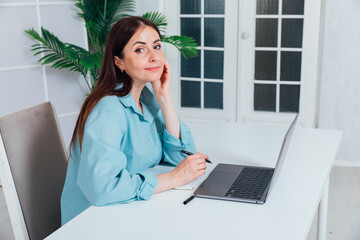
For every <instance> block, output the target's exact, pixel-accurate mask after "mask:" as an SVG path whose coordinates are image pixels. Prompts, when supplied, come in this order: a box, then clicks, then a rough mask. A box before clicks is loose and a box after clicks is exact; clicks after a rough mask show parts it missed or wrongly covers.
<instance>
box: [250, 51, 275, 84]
mask: <svg viewBox="0 0 360 240" xmlns="http://www.w3.org/2000/svg"><path fill="white" fill-rule="evenodd" d="M276 56H277V53H276V52H275V51H255V80H276Z"/></svg>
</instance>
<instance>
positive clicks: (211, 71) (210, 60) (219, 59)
mask: <svg viewBox="0 0 360 240" xmlns="http://www.w3.org/2000/svg"><path fill="white" fill-rule="evenodd" d="M204 62H205V64H204V77H205V78H214V79H223V73H224V52H223V51H204Z"/></svg>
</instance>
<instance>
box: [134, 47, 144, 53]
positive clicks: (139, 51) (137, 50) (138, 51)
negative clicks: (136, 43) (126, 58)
mask: <svg viewBox="0 0 360 240" xmlns="http://www.w3.org/2000/svg"><path fill="white" fill-rule="evenodd" d="M135 52H137V53H142V52H144V49H142V48H138V49H136V50H135Z"/></svg>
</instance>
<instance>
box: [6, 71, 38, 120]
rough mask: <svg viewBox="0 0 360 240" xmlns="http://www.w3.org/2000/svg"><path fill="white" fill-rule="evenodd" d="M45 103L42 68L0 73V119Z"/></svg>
mask: <svg viewBox="0 0 360 240" xmlns="http://www.w3.org/2000/svg"><path fill="white" fill-rule="evenodd" d="M44 101H45V94H44V84H43V77H42V69H41V67H37V68H28V69H21V70H16V71H0V117H2V116H5V115H8V114H10V113H13V112H17V111H19V110H22V109H24V108H28V107H31V106H34V105H37V104H40V103H43V102H44Z"/></svg>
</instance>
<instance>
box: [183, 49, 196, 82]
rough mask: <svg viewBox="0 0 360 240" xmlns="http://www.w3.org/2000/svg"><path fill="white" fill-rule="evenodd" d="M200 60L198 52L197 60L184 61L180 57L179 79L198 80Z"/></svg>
mask: <svg viewBox="0 0 360 240" xmlns="http://www.w3.org/2000/svg"><path fill="white" fill-rule="evenodd" d="M200 59H201V52H200V51H198V57H197V58H188V59H184V58H183V56H182V55H181V74H180V76H181V77H194V78H200V77H201V76H200Z"/></svg>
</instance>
